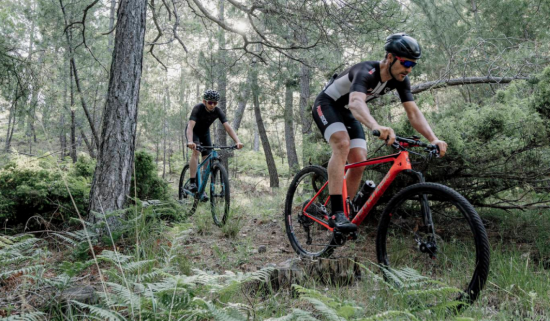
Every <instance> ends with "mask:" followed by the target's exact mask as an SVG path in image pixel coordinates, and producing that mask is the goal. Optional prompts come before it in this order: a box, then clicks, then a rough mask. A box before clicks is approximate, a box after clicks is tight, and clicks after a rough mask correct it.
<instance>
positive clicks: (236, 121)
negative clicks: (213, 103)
mask: <svg viewBox="0 0 550 321" xmlns="http://www.w3.org/2000/svg"><path fill="white" fill-rule="evenodd" d="M249 95H250V73H249V74H248V77H247V78H246V83H245V85H244V88H243V90H242V92H241V94H240V96H239V98H238V104H237V110H236V111H235V117H234V118H233V129H234V130H235V132H237V131H238V130H239V127H241V121H242V119H243V115H244V110H245V109H246V101H247V100H248V96H249Z"/></svg>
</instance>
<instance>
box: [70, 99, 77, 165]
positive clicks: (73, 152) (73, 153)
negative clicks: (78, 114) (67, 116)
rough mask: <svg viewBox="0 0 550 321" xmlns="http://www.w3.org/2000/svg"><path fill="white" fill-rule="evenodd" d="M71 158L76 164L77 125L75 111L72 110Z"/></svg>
mask: <svg viewBox="0 0 550 321" xmlns="http://www.w3.org/2000/svg"><path fill="white" fill-rule="evenodd" d="M70 151H71V158H72V160H73V163H76V124H75V120H74V110H72V109H71V149H70Z"/></svg>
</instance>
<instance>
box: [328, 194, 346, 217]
mask: <svg viewBox="0 0 550 321" xmlns="http://www.w3.org/2000/svg"><path fill="white" fill-rule="evenodd" d="M330 206H331V208H332V214H335V213H336V212H343V211H344V200H343V198H342V195H330Z"/></svg>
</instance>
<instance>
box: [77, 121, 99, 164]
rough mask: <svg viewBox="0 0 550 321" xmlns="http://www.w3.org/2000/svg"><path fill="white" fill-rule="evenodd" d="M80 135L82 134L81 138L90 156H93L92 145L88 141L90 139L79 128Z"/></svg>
mask: <svg viewBox="0 0 550 321" xmlns="http://www.w3.org/2000/svg"><path fill="white" fill-rule="evenodd" d="M80 135H81V136H82V139H83V140H84V144H86V148H88V152H89V153H90V157H91V158H95V157H96V155H95V151H94V145H93V144H92V143H90V140H88V137H87V136H86V134H85V133H84V130H82V128H80Z"/></svg>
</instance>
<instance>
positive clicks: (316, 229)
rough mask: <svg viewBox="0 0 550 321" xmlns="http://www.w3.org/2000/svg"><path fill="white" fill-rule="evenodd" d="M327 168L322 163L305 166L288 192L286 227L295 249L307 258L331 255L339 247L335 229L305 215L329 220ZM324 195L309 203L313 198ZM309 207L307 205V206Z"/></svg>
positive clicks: (295, 177)
mask: <svg viewBox="0 0 550 321" xmlns="http://www.w3.org/2000/svg"><path fill="white" fill-rule="evenodd" d="M327 179H328V174H327V170H326V169H324V168H323V167H320V166H307V167H304V168H303V169H302V170H301V171H300V172H299V173H298V174H296V176H294V179H293V180H292V183H290V187H289V189H288V192H287V195H286V202H285V213H284V215H285V226H286V234H287V236H288V240H289V241H290V244H291V245H292V248H293V249H294V250H295V251H296V253H298V254H299V255H301V256H305V257H312V258H313V257H329V256H330V255H331V254H332V252H333V251H334V249H335V246H336V243H335V242H334V240H333V234H332V231H330V230H329V229H327V228H326V227H324V226H323V225H321V224H319V223H318V222H315V221H314V220H312V219H310V218H309V217H307V216H305V215H304V214H303V211H304V210H305V211H306V212H307V213H308V214H310V215H313V216H315V217H316V218H318V219H319V220H322V221H326V220H328V216H329V210H328V209H326V208H325V206H324V205H325V203H326V200H327V198H328V196H329V193H328V187H325V188H324V189H323V190H322V188H323V186H324V184H325V183H326V182H327ZM318 192H320V194H319V195H318V196H317V198H316V199H315V200H314V201H313V202H312V203H311V204H310V205H309V206H307V204H308V203H309V202H310V200H311V199H313V198H314V197H315V195H317V193H318ZM306 206H307V208H306Z"/></svg>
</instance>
